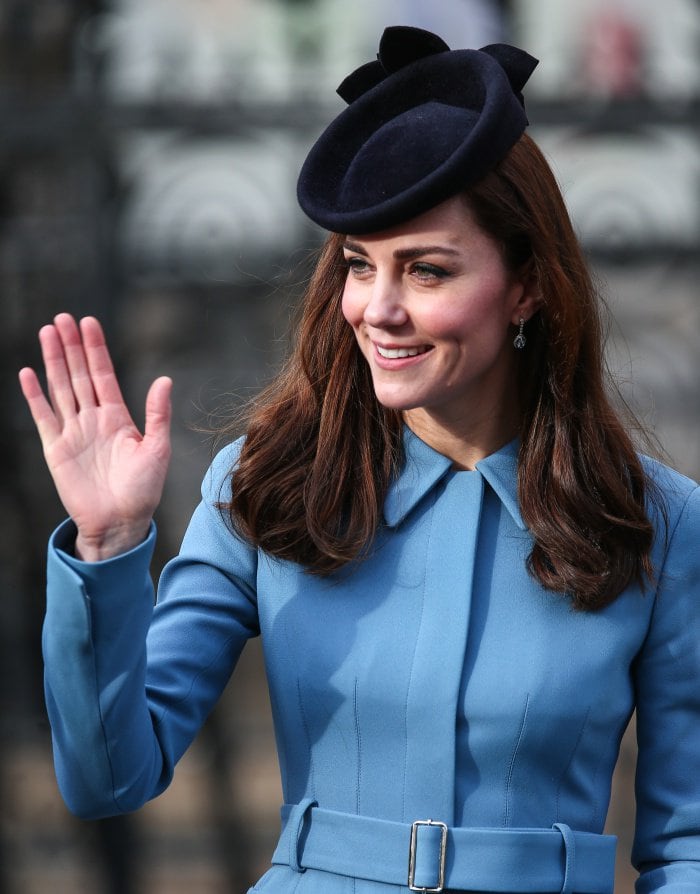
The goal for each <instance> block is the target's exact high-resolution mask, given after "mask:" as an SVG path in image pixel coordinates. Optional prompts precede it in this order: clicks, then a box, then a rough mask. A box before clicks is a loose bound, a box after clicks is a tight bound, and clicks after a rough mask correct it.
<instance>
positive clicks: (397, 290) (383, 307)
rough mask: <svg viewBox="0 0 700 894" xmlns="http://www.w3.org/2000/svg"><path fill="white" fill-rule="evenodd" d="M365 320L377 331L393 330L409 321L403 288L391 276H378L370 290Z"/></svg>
mask: <svg viewBox="0 0 700 894" xmlns="http://www.w3.org/2000/svg"><path fill="white" fill-rule="evenodd" d="M363 316H364V320H365V323H367V325H368V326H372V327H373V328H375V329H393V328H396V327H397V326H401V325H402V324H403V323H405V322H406V320H407V319H408V313H407V311H406V307H405V304H404V301H403V295H402V292H401V286H400V285H399V283H397V282H396V281H394V280H393V278H392V277H390V276H381V275H377V276H376V278H375V280H374V282H373V283H372V286H371V288H370V295H369V301H368V302H367V305H366V306H365V312H364V315H363Z"/></svg>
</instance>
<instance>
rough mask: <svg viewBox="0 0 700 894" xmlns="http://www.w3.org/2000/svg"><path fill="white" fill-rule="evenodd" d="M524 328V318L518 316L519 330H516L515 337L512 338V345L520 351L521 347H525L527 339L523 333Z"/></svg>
mask: <svg viewBox="0 0 700 894" xmlns="http://www.w3.org/2000/svg"><path fill="white" fill-rule="evenodd" d="M524 328H525V320H523V318H522V317H520V331H519V332H518V334H517V335H516V336H515V338H514V339H513V347H514V348H517V349H518V350H519V351H522V349H523V348H524V347H525V345H526V344H527V339H526V338H525V336H524V335H523V329H524Z"/></svg>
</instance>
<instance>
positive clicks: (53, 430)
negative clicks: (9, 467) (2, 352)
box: [19, 367, 60, 447]
mask: <svg viewBox="0 0 700 894" xmlns="http://www.w3.org/2000/svg"><path fill="white" fill-rule="evenodd" d="M19 384H20V388H21V389H22V394H23V395H24V399H25V400H26V401H27V405H28V406H29V412H30V413H31V414H32V419H33V420H34V424H35V425H36V427H37V431H38V432H39V438H40V439H41V443H42V444H43V445H44V447H46V446H48V444H49V443H50V442H51V441H52V440H53V439H54V438H55V437H56V436H57V435H58V434H59V433H60V424H59V422H58V420H57V419H56V416H55V415H54V412H53V410H52V409H51V405H50V404H49V402H48V401H47V400H46V397H45V396H44V392H43V391H42V388H41V385H40V384H39V377H38V376H37V374H36V373H35V372H34V370H33V369H29V367H25V368H24V369H21V370H20V371H19Z"/></svg>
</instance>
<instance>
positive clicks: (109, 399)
mask: <svg viewBox="0 0 700 894" xmlns="http://www.w3.org/2000/svg"><path fill="white" fill-rule="evenodd" d="M80 333H81V335H82V339H83V345H84V348H85V356H86V358H87V364H88V368H89V370H90V375H91V377H92V387H93V388H94V391H95V396H96V398H97V401H98V402H99V403H100V404H115V403H118V404H123V403H124V398H123V397H122V392H121V388H120V387H119V382H118V381H117V377H116V375H115V373H114V364H113V363H112V358H111V356H110V353H109V349H108V348H107V342H106V340H105V336H104V332H103V330H102V326H101V325H100V322H99V320H97V319H96V318H95V317H83V319H82V320H81V321H80Z"/></svg>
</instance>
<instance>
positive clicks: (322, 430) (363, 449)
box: [226, 135, 653, 609]
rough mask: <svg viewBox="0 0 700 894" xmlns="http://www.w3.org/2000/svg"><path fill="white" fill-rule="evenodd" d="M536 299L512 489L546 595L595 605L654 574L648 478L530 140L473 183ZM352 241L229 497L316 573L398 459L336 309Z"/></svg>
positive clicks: (252, 421) (331, 243)
mask: <svg viewBox="0 0 700 894" xmlns="http://www.w3.org/2000/svg"><path fill="white" fill-rule="evenodd" d="M464 195H465V199H466V201H467V204H468V206H469V208H470V209H471V211H472V213H473V214H474V216H475V218H476V220H477V222H478V223H479V225H480V226H481V227H482V228H483V229H484V230H485V232H487V233H488V234H489V235H490V236H492V238H494V239H495V240H496V241H497V243H498V244H499V245H500V246H501V249H502V252H503V258H504V261H505V263H506V265H507V266H508V267H509V268H510V269H511V270H512V271H513V272H517V273H518V275H520V276H522V277H527V278H528V279H529V281H530V283H531V284H533V285H534V287H535V288H537V290H538V294H539V297H540V300H541V304H540V306H539V309H538V311H537V313H536V314H535V316H534V317H533V318H532V320H531V321H530V322H529V324H528V331H527V347H526V349H525V351H523V356H522V357H521V359H520V363H521V364H522V368H521V370H520V375H519V382H520V386H521V387H520V407H521V426H520V453H519V457H518V493H519V501H520V506H521V512H522V515H523V519H524V521H525V523H526V524H527V526H528V528H529V530H530V532H531V534H532V536H533V538H534V546H533V548H532V552H531V554H530V556H529V560H528V565H529V569H530V572H531V573H532V575H533V576H534V577H535V578H536V579H537V580H538V581H539V582H540V583H541V584H542V586H544V587H545V588H547V589H550V590H553V591H556V592H560V593H567V594H570V595H571V596H572V598H573V603H574V605H575V606H576V607H578V608H583V609H596V608H600V607H602V606H604V605H606V604H608V603H609V602H611V601H612V600H613V599H615V598H616V597H617V596H618V595H619V594H620V593H621V592H622V591H623V590H624V589H625V588H626V587H627V586H628V585H629V584H630V583H632V582H637V583H639V584H640V585H641V586H644V584H645V581H646V580H647V579H648V578H649V577H650V576H651V573H652V566H651V559H650V551H651V545H652V541H653V527H652V525H651V522H650V521H649V517H648V515H647V511H646V501H647V498H648V496H649V490H650V484H649V482H648V481H647V479H646V476H645V474H644V471H643V469H642V466H641V464H640V461H639V458H638V456H637V454H636V452H635V449H634V446H633V444H632V441H631V439H630V437H629V435H628V433H627V430H626V427H625V425H624V424H623V422H622V420H621V419H620V416H619V415H618V412H617V411H616V410H615V408H614V407H613V404H612V402H611V398H610V395H609V389H610V382H609V377H608V376H607V374H606V367H605V361H604V354H603V333H602V327H601V320H600V313H599V299H598V296H597V294H596V291H595V289H594V286H593V283H592V280H591V277H590V274H589V271H588V268H587V265H586V263H585V260H584V258H583V255H582V252H581V248H580V246H579V243H578V240H577V238H576V236H575V234H574V231H573V228H572V225H571V222H570V219H569V215H568V213H567V210H566V207H565V205H564V201H563V199H562V196H561V193H560V191H559V187H558V185H557V183H556V181H555V178H554V176H553V174H552V172H551V170H550V168H549V165H548V164H547V162H546V160H545V159H544V157H543V155H542V153H541V152H540V150H539V149H538V148H537V146H536V145H535V143H534V142H533V141H532V140H531V139H530V138H529V137H528V136H527V135H524V136H523V137H521V138H520V140H519V141H518V142H517V143H516V144H515V145H514V146H513V148H512V149H511V150H510V152H509V154H508V155H507V156H506V158H505V159H504V160H503V161H502V162H501V163H500V164H499V165H498V166H497V167H496V168H495V169H494V170H493V171H491V172H490V173H489V174H488V175H487V176H486V177H485V178H483V179H482V180H480V181H479V182H478V183H477V184H476V185H474V186H472V187H469V188H468V189H467V190H466V191H465V194H464ZM342 243H343V237H342V236H340V235H337V234H332V235H331V236H330V237H329V238H328V240H327V242H326V244H325V246H324V248H323V250H322V251H321V254H320V257H319V260H318V263H317V266H316V270H315V273H314V275H313V277H312V278H311V280H310V282H309V285H308V288H307V292H306V295H305V298H304V301H303V305H302V316H301V319H300V324H299V328H298V333H297V337H296V341H295V344H294V345H293V348H292V351H291V354H290V356H289V359H288V360H287V362H286V364H285V366H284V367H283V369H282V371H281V372H280V374H279V375H278V376H277V378H276V379H275V380H274V381H273V383H272V384H271V385H270V386H269V387H268V388H267V389H266V390H265V391H264V392H263V393H262V394H261V395H260V396H259V397H258V398H257V399H256V400H255V401H254V402H253V404H252V405H251V407H250V408H249V411H248V415H247V436H246V440H245V444H244V446H243V449H242V453H241V456H240V459H239V462H238V465H237V467H236V469H235V471H234V474H233V481H232V497H231V501H230V503H228V504H226V506H227V508H228V510H229V512H230V514H231V518H232V521H233V523H234V525H235V526H236V528H237V529H238V530H239V531H240V533H241V534H242V535H243V536H244V537H246V538H247V539H248V540H249V541H250V542H251V543H253V544H254V545H256V546H259V547H260V548H262V549H263V550H265V551H267V552H268V553H270V554H272V555H274V556H277V557H279V558H282V559H288V560H290V561H293V562H297V563H299V564H301V565H303V566H304V567H306V569H307V570H308V571H310V572H312V573H318V574H329V573H331V572H333V571H335V570H337V569H339V568H341V567H342V566H343V565H346V564H347V563H349V562H351V561H353V560H357V559H361V558H362V555H363V553H364V552H365V551H366V550H367V549H368V548H369V547H370V545H371V542H372V539H373V537H374V535H375V533H376V530H377V527H378V525H379V524H380V520H381V511H382V507H383V503H384V498H385V496H386V492H387V489H388V487H389V484H390V482H391V480H392V477H393V476H395V475H396V474H397V472H398V470H399V468H400V464H401V461H402V451H401V429H402V420H401V414H400V413H399V412H397V411H394V410H387V409H386V408H384V407H382V406H381V405H380V404H379V402H378V401H377V399H376V397H375V394H374V390H373V387H372V381H371V376H370V373H369V367H368V365H367V363H366V361H365V360H364V358H363V357H362V355H361V353H360V351H359V349H358V347H357V344H356V341H355V336H354V333H353V331H352V329H351V327H350V326H349V325H348V324H347V322H346V321H345V319H344V317H343V315H342V310H341V299H342V292H343V286H344V282H345V277H346V273H347V270H346V267H345V265H344V263H343V259H342Z"/></svg>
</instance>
